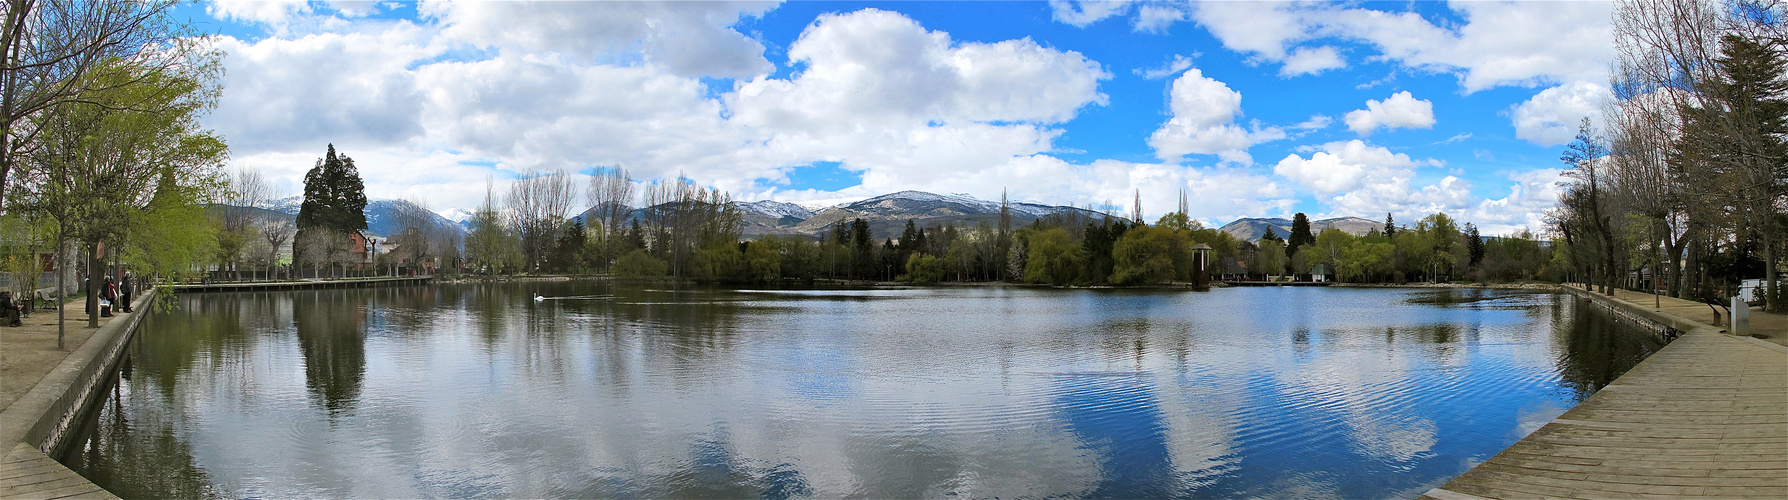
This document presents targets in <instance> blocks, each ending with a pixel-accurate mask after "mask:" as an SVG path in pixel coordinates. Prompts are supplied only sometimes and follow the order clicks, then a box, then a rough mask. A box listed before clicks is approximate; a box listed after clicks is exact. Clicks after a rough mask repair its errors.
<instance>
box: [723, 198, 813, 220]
mask: <svg viewBox="0 0 1788 500" xmlns="http://www.w3.org/2000/svg"><path fill="white" fill-rule="evenodd" d="M739 209H741V210H747V211H751V212H757V213H760V214H764V215H768V216H771V217H776V218H779V219H780V218H783V217H794V218H796V219H801V220H806V219H807V218H808V217H813V212H814V211H813V210H809V209H808V208H807V207H803V206H801V205H796V204H794V203H787V202H781V201H773V200H762V201H753V202H749V203H740V204H739Z"/></svg>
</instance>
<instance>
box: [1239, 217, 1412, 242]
mask: <svg viewBox="0 0 1788 500" xmlns="http://www.w3.org/2000/svg"><path fill="white" fill-rule="evenodd" d="M1331 227H1332V228H1335V229H1340V230H1341V231H1342V232H1345V233H1347V234H1351V235H1354V236H1365V235H1366V233H1370V232H1372V230H1373V229H1378V228H1380V227H1384V223H1381V222H1376V221H1373V220H1370V219H1363V218H1359V217H1335V218H1332V219H1322V220H1313V221H1310V234H1312V235H1314V234H1319V233H1321V232H1323V230H1326V229H1328V228H1331ZM1267 228H1272V229H1273V234H1275V235H1278V236H1279V237H1280V238H1286V237H1288V236H1291V219H1280V218H1245V219H1236V220H1235V221H1234V222H1230V223H1228V224H1224V225H1223V227H1221V228H1218V229H1219V230H1221V231H1223V232H1225V233H1229V235H1230V236H1234V237H1235V239H1238V240H1246V241H1251V242H1259V241H1260V237H1261V236H1266V232H1267Z"/></svg>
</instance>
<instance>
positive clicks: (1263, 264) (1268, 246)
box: [1248, 229, 1290, 276]
mask: <svg viewBox="0 0 1788 500" xmlns="http://www.w3.org/2000/svg"><path fill="white" fill-rule="evenodd" d="M1272 235H1273V230H1272V229H1268V230H1267V236H1272ZM1285 256H1286V251H1285V241H1284V240H1281V239H1279V238H1278V237H1277V236H1274V237H1273V238H1271V239H1268V238H1265V237H1262V238H1261V239H1260V251H1258V252H1255V253H1254V260H1253V261H1252V262H1249V266H1248V269H1250V270H1252V271H1253V272H1255V273H1258V274H1262V275H1267V276H1274V275H1282V274H1285V265H1286V264H1287V261H1289V260H1290V259H1287V258H1286V257H1285Z"/></svg>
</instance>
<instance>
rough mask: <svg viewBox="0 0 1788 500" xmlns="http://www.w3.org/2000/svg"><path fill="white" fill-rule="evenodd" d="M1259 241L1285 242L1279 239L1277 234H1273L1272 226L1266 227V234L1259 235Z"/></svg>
mask: <svg viewBox="0 0 1788 500" xmlns="http://www.w3.org/2000/svg"><path fill="white" fill-rule="evenodd" d="M1260 241H1276V242H1279V243H1284V242H1285V240H1283V239H1280V238H1279V235H1278V234H1275V233H1273V226H1267V232H1266V234H1263V235H1260Z"/></svg>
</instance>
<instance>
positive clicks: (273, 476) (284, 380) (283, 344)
mask: <svg viewBox="0 0 1788 500" xmlns="http://www.w3.org/2000/svg"><path fill="white" fill-rule="evenodd" d="M535 293H538V294H540V295H543V296H546V297H550V299H548V300H544V301H538V302H537V301H534V300H532V296H533V294H535ZM176 302H177V303H178V305H179V309H177V310H174V311H172V312H158V313H156V314H153V315H151V316H149V317H148V318H146V319H145V323H144V324H143V327H142V330H141V331H140V332H139V334H138V335H137V337H136V339H135V340H134V341H133V343H132V345H131V346H130V347H129V351H128V352H129V359H128V361H127V362H126V363H125V364H124V366H123V368H122V369H121V370H120V372H119V374H118V381H117V383H116V384H115V385H114V387H112V388H111V389H110V396H109V398H108V399H106V400H105V401H104V402H103V403H101V406H100V407H99V410H98V411H95V412H92V414H91V415H90V416H89V417H88V419H87V420H86V421H85V423H84V424H83V428H82V429H81V430H80V431H79V434H78V435H77V436H76V437H75V440H76V441H75V443H76V444H75V445H73V446H71V449H70V451H69V452H68V453H67V454H66V455H65V456H63V457H60V458H61V459H62V461H63V462H64V463H66V464H68V465H69V466H70V467H72V468H74V469H75V470H76V471H78V472H80V473H81V474H83V475H85V476H87V477H88V478H91V479H93V480H94V481H95V482H97V483H98V484H100V485H101V486H104V487H105V488H107V489H109V490H111V491H112V492H114V493H117V494H119V495H122V496H124V497H126V498H134V497H154V498H167V497H201V496H218V497H335V498H399V497H402V498H415V497H581V498H590V497H647V498H661V497H679V498H682V497H729V498H736V497H773V498H784V497H809V496H812V497H872V498H913V497H941V496H957V497H991V496H998V497H1124V498H1134V497H1174V496H1186V497H1241V496H1250V497H1259V496H1264V497H1292V496H1296V497H1343V498H1378V497H1401V498H1408V497H1412V496H1414V495H1416V494H1419V493H1421V492H1423V491H1425V490H1427V489H1428V488H1432V487H1434V486H1437V485H1439V484H1441V483H1444V482H1445V481H1447V480H1448V479H1451V478H1452V477H1453V476H1455V475H1457V474H1460V473H1462V472H1464V471H1465V470H1466V469H1468V468H1470V467H1471V466H1472V465H1474V464H1476V463H1478V462H1480V461H1483V460H1486V459H1488V458H1489V457H1490V456H1492V455H1494V454H1496V453H1497V452H1499V451H1501V450H1502V449H1503V448H1505V447H1507V446H1508V445H1509V444H1511V443H1513V442H1515V441H1516V440H1517V439H1520V438H1521V437H1522V436H1523V435H1525V434H1526V433H1527V432H1530V431H1532V430H1534V429H1536V428H1538V427H1539V426H1540V425H1542V424H1543V423H1545V422H1547V421H1549V420H1550V419H1552V418H1553V417H1555V416H1557V415H1558V414H1560V413H1562V412H1564V410H1566V409H1568V408H1569V407H1571V406H1572V405H1574V404H1576V402H1578V401H1580V400H1582V399H1583V398H1584V397H1586V396H1588V395H1589V394H1590V393H1592V392H1594V391H1595V390H1597V389H1599V388H1601V387H1602V386H1603V385H1606V384H1607V383H1609V382H1610V381H1612V380H1613V379H1614V378H1615V377H1617V376H1619V375H1620V374H1621V373H1622V372H1624V371H1626V370H1627V369H1628V368H1630V367H1632V366H1633V365H1634V364H1636V363H1638V362H1639V361H1640V360H1641V359H1643V358H1644V357H1645V356H1646V355H1648V354H1650V353H1651V352H1652V351H1654V350H1656V349H1657V348H1659V347H1660V344H1659V343H1658V342H1657V341H1655V340H1653V339H1652V338H1651V337H1650V336H1648V335H1647V334H1643V333H1640V332H1638V331H1637V330H1632V329H1628V328H1625V327H1624V326H1622V325H1620V324H1618V323H1615V322H1614V321H1613V320H1611V319H1609V318H1608V317H1607V316H1605V315H1603V314H1602V313H1600V312H1598V311H1592V310H1591V309H1592V308H1591V307H1590V306H1587V305H1580V304H1578V303H1576V301H1575V300H1573V299H1572V298H1570V297H1569V296H1566V295H1557V294H1551V293H1525V292H1512V291H1484V290H1454V289H1440V290H1419V289H1351V288H1240V289H1219V290H1214V291H1210V292H1187V291H1168V290H1156V291H1141V290H1051V289H1030V288H998V287H946V288H923V289H799V290H733V289H717V288H701V287H682V288H671V287H669V285H643V286H642V285H613V284H610V283H607V282H601V281H574V282H555V283H511V284H483V285H442V286H434V287H413V288H379V289H361V290H329V291H299V292H269V293H239V294H189V295H184V296H181V297H179V298H178V299H177V300H176Z"/></svg>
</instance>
